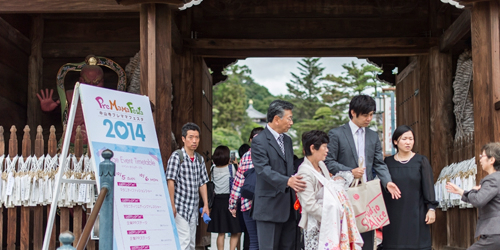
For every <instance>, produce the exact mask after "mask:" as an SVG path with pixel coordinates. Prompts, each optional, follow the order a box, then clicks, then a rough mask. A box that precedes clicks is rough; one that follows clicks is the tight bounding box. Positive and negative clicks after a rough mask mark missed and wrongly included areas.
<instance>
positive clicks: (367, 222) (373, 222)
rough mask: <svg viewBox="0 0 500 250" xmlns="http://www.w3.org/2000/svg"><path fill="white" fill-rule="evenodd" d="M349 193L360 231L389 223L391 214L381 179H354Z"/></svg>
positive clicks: (367, 230)
mask: <svg viewBox="0 0 500 250" xmlns="http://www.w3.org/2000/svg"><path fill="white" fill-rule="evenodd" d="M360 182H361V183H360ZM358 184H359V185H358ZM347 194H348V195H349V200H350V201H351V204H352V206H353V209H354V215H355V216H356V226H357V227H358V230H359V232H360V233H364V232H369V231H372V230H375V229H377V228H381V227H383V226H386V225H389V223H390V222H389V216H388V215H387V209H386V207H385V202H384V197H383V195H382V189H381V187H380V180H379V179H376V180H371V181H368V182H365V181H364V180H363V178H362V177H361V181H360V179H354V181H353V182H352V184H351V187H350V188H349V190H348V191H347Z"/></svg>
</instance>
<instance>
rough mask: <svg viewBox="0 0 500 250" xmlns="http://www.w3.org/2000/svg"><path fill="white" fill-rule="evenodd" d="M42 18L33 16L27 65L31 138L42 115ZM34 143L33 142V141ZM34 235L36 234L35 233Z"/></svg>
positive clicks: (28, 119) (28, 117) (33, 136)
mask: <svg viewBox="0 0 500 250" xmlns="http://www.w3.org/2000/svg"><path fill="white" fill-rule="evenodd" d="M43 28H44V25H43V18H42V16H41V15H39V14H38V15H35V16H33V25H32V27H31V55H30V57H29V64H28V100H27V101H28V105H27V109H28V111H27V112H28V116H27V121H28V126H29V127H30V128H31V136H32V138H35V135H36V129H35V128H36V127H37V126H38V125H40V124H41V123H42V114H41V113H40V110H41V109H40V102H39V100H38V97H37V96H36V94H37V93H39V92H40V90H41V89H42V84H43V58H42V44H43ZM33 143H34V141H33ZM35 233H37V232H36V231H35Z"/></svg>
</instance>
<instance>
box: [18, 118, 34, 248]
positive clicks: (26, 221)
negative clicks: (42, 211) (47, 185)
mask: <svg viewBox="0 0 500 250" xmlns="http://www.w3.org/2000/svg"><path fill="white" fill-rule="evenodd" d="M23 131H24V134H23V141H22V156H21V157H23V159H24V160H26V159H27V158H28V156H31V138H30V128H29V126H28V125H26V127H24V130H23ZM20 230H21V235H20V238H21V244H20V245H21V249H30V231H32V230H33V228H32V225H31V223H30V207H29V205H23V206H21V227H20Z"/></svg>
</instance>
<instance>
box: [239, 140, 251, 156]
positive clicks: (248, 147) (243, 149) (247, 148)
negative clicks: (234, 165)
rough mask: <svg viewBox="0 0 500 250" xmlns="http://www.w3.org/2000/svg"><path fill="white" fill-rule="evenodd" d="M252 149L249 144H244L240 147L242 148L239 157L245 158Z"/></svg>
mask: <svg viewBox="0 0 500 250" xmlns="http://www.w3.org/2000/svg"><path fill="white" fill-rule="evenodd" d="M249 149H250V145H248V144H246V143H245V144H243V145H241V146H240V148H238V155H239V156H240V158H241V157H243V155H244V154H245V153H246V152H248V150H249Z"/></svg>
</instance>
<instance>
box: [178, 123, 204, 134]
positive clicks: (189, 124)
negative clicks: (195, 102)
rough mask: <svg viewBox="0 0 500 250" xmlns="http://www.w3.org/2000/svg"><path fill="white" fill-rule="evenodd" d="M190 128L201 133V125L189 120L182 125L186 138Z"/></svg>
mask: <svg viewBox="0 0 500 250" xmlns="http://www.w3.org/2000/svg"><path fill="white" fill-rule="evenodd" d="M188 130H194V131H198V134H201V131H200V127H198V125H196V124H194V123H192V122H188V123H186V124H184V126H182V137H184V138H186V136H187V133H188Z"/></svg>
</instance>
